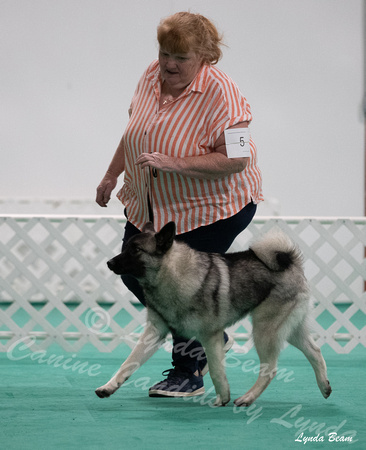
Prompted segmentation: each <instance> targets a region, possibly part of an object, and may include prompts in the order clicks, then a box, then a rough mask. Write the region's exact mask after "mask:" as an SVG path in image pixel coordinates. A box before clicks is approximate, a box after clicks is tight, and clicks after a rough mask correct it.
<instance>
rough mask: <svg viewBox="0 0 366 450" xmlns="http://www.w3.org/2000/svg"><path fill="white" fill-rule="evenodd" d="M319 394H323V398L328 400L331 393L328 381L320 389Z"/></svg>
mask: <svg viewBox="0 0 366 450" xmlns="http://www.w3.org/2000/svg"><path fill="white" fill-rule="evenodd" d="M320 392H321V393H322V394H323V397H324V398H328V397H329V396H330V394H331V393H332V388H331V387H330V383H329V380H326V382H325V383H324V384H323V385H322V386H321V387H320Z"/></svg>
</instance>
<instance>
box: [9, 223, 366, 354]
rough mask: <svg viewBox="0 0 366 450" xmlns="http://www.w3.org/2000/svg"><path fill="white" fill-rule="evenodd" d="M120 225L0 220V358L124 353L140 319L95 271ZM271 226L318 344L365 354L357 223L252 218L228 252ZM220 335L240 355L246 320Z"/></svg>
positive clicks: (113, 245) (363, 241)
mask: <svg viewBox="0 0 366 450" xmlns="http://www.w3.org/2000/svg"><path fill="white" fill-rule="evenodd" d="M123 226H124V221H123V220H122V219H120V218H116V217H87V216H85V217H64V216H60V217H56V216H48V217H27V216H24V217H20V216H8V217H0V252H1V254H0V350H2V351H6V350H8V349H9V348H12V347H14V345H15V344H16V343H17V342H19V340H20V339H23V340H24V343H29V342H32V343H33V344H32V350H37V349H45V348H47V347H48V346H49V345H50V344H51V343H52V342H57V343H58V344H60V345H61V346H62V347H63V348H64V349H65V350H66V351H71V352H75V351H77V350H79V349H80V348H82V347H83V346H84V345H85V344H86V343H91V344H92V345H94V346H95V347H96V348H97V349H99V350H100V351H103V352H108V351H111V350H113V349H114V348H115V347H116V346H117V345H118V344H120V343H121V342H125V343H127V344H128V345H129V346H130V347H133V346H134V344H135V342H136V339H137V338H138V336H139V334H140V332H141V329H142V328H143V325H144V323H145V318H146V313H145V310H144V309H143V308H141V306H140V305H139V304H138V303H136V302H135V300H134V298H133V296H132V294H130V293H129V292H128V291H127V289H126V288H125V287H124V285H123V284H122V282H121V280H120V279H119V278H118V277H116V276H115V275H114V274H113V273H112V272H110V271H109V270H108V269H107V267H106V264H105V263H106V261H107V260H108V259H109V258H110V257H112V256H114V255H115V254H116V253H118V252H119V251H120V247H121V237H122V235H123ZM273 226H279V227H280V228H281V229H283V230H284V231H285V232H286V233H287V234H288V235H289V236H290V237H291V238H292V239H293V240H294V241H296V242H298V244H299V245H300V247H301V249H302V251H303V253H304V256H305V261H306V262H305V271H306V275H307V277H308V279H309V280H310V283H311V287H312V293H313V297H314V306H315V308H314V310H313V318H314V320H313V328H314V331H315V338H316V340H317V342H318V344H319V345H323V344H325V343H327V344H329V345H330V346H331V347H332V348H333V349H334V350H335V351H336V352H338V353H347V352H350V351H351V350H352V349H353V348H354V347H355V346H356V345H357V344H358V343H361V344H362V345H364V346H366V326H365V325H366V306H365V305H366V297H365V292H364V285H365V280H366V263H365V253H364V248H365V246H366V219H364V218H360V219H317V218H258V219H255V220H254V221H253V222H252V223H251V225H250V226H249V227H248V229H247V230H245V231H244V232H243V233H242V235H240V236H239V237H238V239H237V240H236V241H235V243H234V245H233V246H232V249H231V250H232V251H238V250H242V249H245V248H247V246H248V244H249V241H250V240H251V239H252V238H253V237H256V236H258V235H259V234H262V233H264V232H266V231H268V230H269V229H270V228H272V227H273ZM229 331H230V333H232V334H233V336H234V338H235V339H236V344H235V349H236V350H237V351H243V352H246V351H248V349H249V348H250V347H251V345H252V344H251V341H250V339H249V336H250V332H251V323H250V320H249V319H244V320H243V321H241V322H239V323H238V324H236V325H235V326H233V327H231V329H230V330H229ZM27 339H28V341H29V342H28V341H27ZM30 340H31V341H30ZM33 340H34V342H33Z"/></svg>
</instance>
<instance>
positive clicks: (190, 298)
mask: <svg viewBox="0 0 366 450" xmlns="http://www.w3.org/2000/svg"><path fill="white" fill-rule="evenodd" d="M174 237H175V224H174V222H169V223H168V224H167V225H165V226H164V227H163V228H162V229H161V230H160V231H159V232H158V233H156V232H155V230H154V227H153V225H152V224H151V223H147V224H146V225H145V227H144V228H143V232H142V233H141V234H139V235H137V236H134V237H132V238H131V239H130V241H129V242H128V244H127V246H126V249H125V250H124V251H123V253H121V254H120V255H118V256H116V257H115V258H113V259H111V260H110V261H108V263H107V264H108V267H109V268H110V269H111V270H112V271H113V272H115V273H116V274H118V275H122V274H130V275H133V276H134V277H136V278H137V279H138V280H139V282H140V284H141V286H142V287H143V289H144V293H145V297H146V303H147V326H146V327H145V330H144V332H143V334H142V336H141V337H140V339H139V341H138V343H137V345H136V347H135V348H134V350H133V351H132V352H131V354H130V356H129V357H128V358H127V359H126V361H125V362H124V363H123V364H122V365H121V367H120V369H119V370H118V372H117V373H116V374H115V375H114V376H113V377H112V378H111V380H110V381H108V383H107V384H105V385H104V386H101V387H100V388H98V389H97V390H96V391H95V392H96V394H97V395H98V396H99V397H101V398H104V397H109V396H110V395H111V394H113V393H114V392H115V391H116V390H117V389H118V388H119V387H120V386H121V385H122V384H123V383H124V382H125V381H126V380H127V379H128V378H129V377H130V376H131V375H132V373H133V372H135V370H137V369H138V368H139V367H140V366H141V365H142V364H143V363H145V362H146V361H147V360H148V359H149V358H150V357H151V356H152V355H153V354H154V353H155V351H156V350H157V349H158V348H159V345H160V343H161V341H162V340H163V339H164V338H165V337H166V335H167V334H168V332H169V331H171V332H172V333H174V334H175V335H178V336H183V337H186V338H187V339H190V338H192V337H194V338H195V339H197V340H199V341H200V342H201V343H202V345H203V347H204V349H205V352H206V355H207V361H208V367H209V371H210V376H211V378H212V381H213V384H214V386H215V390H216V401H215V405H217V406H223V405H226V404H227V403H228V402H229V400H230V388H229V384H228V381H227V378H226V374H225V369H224V349H223V347H224V342H223V331H224V329H225V328H226V327H228V326H230V325H233V324H234V323H235V322H237V321H238V320H240V319H241V318H243V317H244V316H245V315H247V314H249V313H250V314H251V316H252V323H253V339H254V344H255V347H256V349H257V352H258V355H259V359H260V365H261V367H263V368H264V369H265V370H263V371H262V370H260V373H259V376H258V379H257V381H256V383H255V384H254V386H253V387H252V388H251V389H249V391H248V392H247V393H246V394H244V395H243V396H241V397H239V398H237V399H236V400H235V402H234V403H235V404H236V405H237V406H249V405H250V404H252V403H253V402H254V401H255V400H256V399H257V398H258V397H259V395H261V394H262V392H263V391H264V390H265V389H266V388H267V386H268V385H269V383H270V382H271V380H272V379H273V378H274V376H275V375H276V367H277V359H278V356H279V353H280V351H281V348H282V346H283V344H284V343H285V342H286V341H287V342H289V343H290V344H292V345H294V346H295V347H297V348H298V349H299V350H301V351H302V352H303V353H304V355H305V356H306V357H307V359H308V360H309V362H310V364H311V365H312V367H313V369H314V372H315V376H316V380H317V383H318V386H319V389H320V392H321V393H322V394H323V396H324V397H325V398H327V397H328V396H329V395H330V393H331V391H332V390H331V387H330V384H329V381H328V379H327V369H326V365H325V361H324V359H323V357H322V354H321V352H320V349H319V348H318V346H317V345H316V344H315V342H314V341H313V339H312V337H311V336H310V334H309V331H308V328H307V315H308V311H309V289H308V284H307V281H306V279H305V276H304V271H303V268H302V255H301V252H300V250H299V249H298V248H297V246H296V245H294V243H293V242H291V240H290V239H289V238H288V237H287V236H286V235H285V234H283V233H282V232H280V231H279V230H277V231H275V232H273V231H272V232H269V233H268V234H266V235H264V236H263V237H262V238H260V239H259V240H257V241H255V242H254V243H253V244H252V245H251V246H250V248H249V249H248V250H246V251H244V252H239V253H228V254H225V255H220V254H216V253H203V252H199V251H196V250H193V249H192V248H190V247H189V246H188V245H186V244H184V243H181V242H177V241H176V240H174Z"/></svg>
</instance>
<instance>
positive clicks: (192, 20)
mask: <svg viewBox="0 0 366 450" xmlns="http://www.w3.org/2000/svg"><path fill="white" fill-rule="evenodd" d="M157 37H158V42H159V45H160V47H161V48H163V49H164V50H166V51H168V52H170V53H188V52H190V51H194V52H195V53H197V54H199V55H200V56H201V58H202V60H203V63H204V64H217V62H218V61H219V60H220V58H221V57H222V51H221V49H220V46H221V45H223V43H222V35H220V34H219V32H218V31H217V28H216V27H215V25H214V24H213V23H212V22H211V21H210V20H209V19H207V18H206V17H204V16H202V15H201V14H193V13H190V12H178V13H176V14H173V15H172V16H169V17H166V18H164V19H162V20H161V22H160V24H159V26H158V30H157Z"/></svg>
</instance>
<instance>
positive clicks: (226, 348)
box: [201, 335, 234, 377]
mask: <svg viewBox="0 0 366 450" xmlns="http://www.w3.org/2000/svg"><path fill="white" fill-rule="evenodd" d="M228 338H229V339H228V341H227V342H226V344H225V345H224V352H225V353H227V352H228V351H229V350H230V349H231V347H232V346H233V345H234V338H233V337H232V336H230V335H228ZM207 372H208V364H207V363H206V365H205V366H204V368H203V369H202V370H201V374H202V376H203V377H204V376H205V375H206V374H207Z"/></svg>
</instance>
